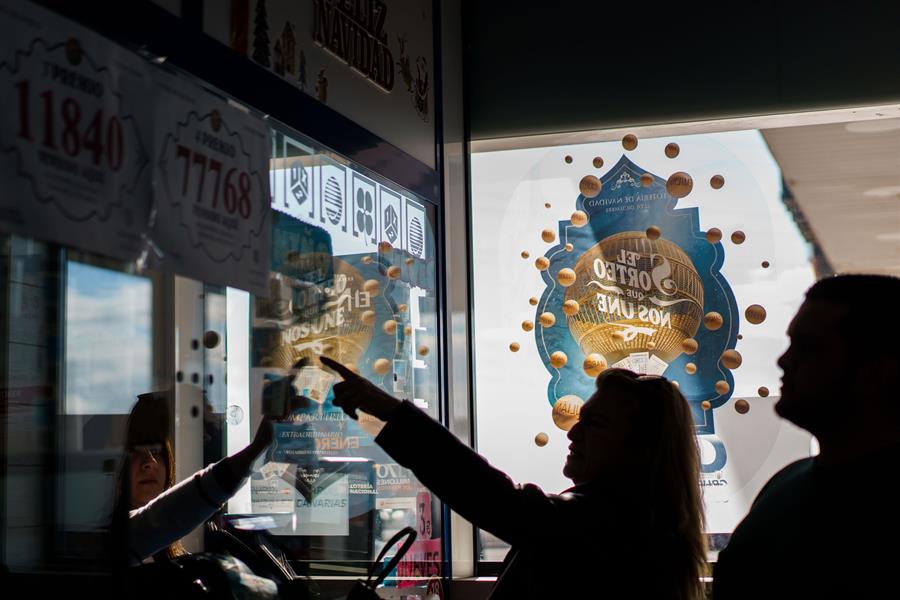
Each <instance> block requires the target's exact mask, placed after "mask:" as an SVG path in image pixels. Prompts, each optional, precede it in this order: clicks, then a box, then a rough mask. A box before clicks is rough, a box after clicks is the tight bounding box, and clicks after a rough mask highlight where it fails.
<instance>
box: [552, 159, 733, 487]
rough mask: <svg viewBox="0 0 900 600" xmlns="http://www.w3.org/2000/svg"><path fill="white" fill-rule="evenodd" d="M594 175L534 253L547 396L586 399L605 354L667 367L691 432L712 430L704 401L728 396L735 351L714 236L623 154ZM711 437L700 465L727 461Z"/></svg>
mask: <svg viewBox="0 0 900 600" xmlns="http://www.w3.org/2000/svg"><path fill="white" fill-rule="evenodd" d="M642 177H643V178H644V183H642V182H641V178H642ZM594 179H595V180H596V178H594ZM588 181H589V182H590V181H591V180H588ZM596 181H598V182H599V185H600V192H599V193H598V194H591V193H590V192H589V191H588V193H589V194H590V196H589V197H585V195H584V194H580V195H579V196H578V198H577V200H576V206H575V209H576V210H577V211H579V212H576V213H574V214H573V216H572V220H569V221H564V222H561V223H560V224H559V229H558V232H556V234H557V235H558V243H557V244H556V245H554V246H553V247H551V248H550V249H549V250H548V251H547V253H546V254H545V256H544V257H542V258H544V259H545V260H546V261H547V263H548V265H549V266H548V267H547V268H546V269H544V270H543V272H542V277H543V280H544V282H545V284H546V288H545V290H544V293H543V295H542V296H541V298H540V301H539V302H538V305H537V307H536V309H535V329H534V334H535V341H536V342H537V346H538V351H539V353H540V355H541V358H542V360H543V362H544V365H545V367H546V368H547V370H548V371H549V372H550V375H551V379H550V383H549V386H548V390H547V393H548V399H549V401H550V404H551V406H552V405H553V404H555V403H556V402H557V401H558V400H560V399H561V398H567V400H568V401H569V402H571V401H572V400H573V399H572V398H571V396H575V397H577V398H578V399H580V400H586V399H587V398H589V397H590V395H591V394H592V393H593V390H594V376H592V375H594V374H595V373H594V371H599V370H601V369H602V366H603V365H607V366H610V367H620V368H624V369H629V370H632V371H635V372H638V373H649V374H656V375H666V376H667V377H669V378H670V379H673V380H677V381H678V383H679V387H680V390H681V392H682V394H684V396H685V398H687V399H688V402H689V403H690V404H691V408H692V410H693V413H694V417H695V423H696V426H697V432H698V433H699V434H701V435H713V434H715V422H714V420H713V409H715V408H717V407H719V406H721V405H723V404H724V403H725V402H727V401H728V399H729V398H730V397H731V389H732V388H733V387H734V377H733V376H732V374H731V371H730V369H729V365H731V366H732V368H733V367H734V366H735V365H734V362H731V361H732V359H733V360H735V361H736V360H739V358H740V355H739V354H738V353H737V352H736V351H735V350H734V347H735V344H736V342H737V335H738V333H739V331H738V327H739V320H738V319H737V318H736V315H737V314H738V310H737V303H736V301H735V298H734V294H733V293H732V291H731V288H730V286H729V285H728V282H727V281H726V280H725V277H724V276H723V275H722V274H721V272H720V270H721V267H722V264H723V262H724V252H723V248H722V244H721V242H720V241H719V240H714V239H712V238H709V239H708V238H707V236H706V235H705V234H704V233H703V232H701V231H700V226H699V210H698V209H697V208H675V204H676V202H677V199H676V198H675V197H673V196H672V195H670V194H669V192H668V191H667V189H666V180H665V179H662V178H660V177H657V176H654V175H652V174H649V173H647V172H646V171H645V170H644V169H642V168H641V167H639V166H638V165H635V164H634V163H632V162H631V161H630V160H628V158H626V157H624V156H623V157H622V158H621V159H620V160H619V162H618V164H616V165H615V166H614V167H613V168H611V169H610V170H609V171H607V173H606V174H605V175H604V176H603V178H602V179H599V180H596ZM648 183H649V185H648ZM583 187H584V186H583ZM585 191H587V190H585ZM538 260H540V259H538ZM554 325H555V326H554ZM570 357H571V359H570ZM733 357H737V358H733ZM703 401H708V402H709V403H710V404H709V408H708V409H704V407H703V406H704V405H703V404H702V403H703ZM576 403H577V402H576ZM714 445H715V447H716V449H717V455H716V458H715V460H714V461H713V462H711V463H710V464H706V465H703V471H704V472H714V471H718V470H721V469H722V467H723V466H724V464H725V460H726V457H725V449H724V446H723V445H721V444H720V443H715V444H714Z"/></svg>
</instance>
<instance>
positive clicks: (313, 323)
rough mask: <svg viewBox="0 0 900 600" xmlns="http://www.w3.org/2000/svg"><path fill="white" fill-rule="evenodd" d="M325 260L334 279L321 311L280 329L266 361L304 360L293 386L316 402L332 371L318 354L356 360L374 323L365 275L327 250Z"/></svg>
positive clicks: (289, 363)
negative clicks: (321, 361)
mask: <svg viewBox="0 0 900 600" xmlns="http://www.w3.org/2000/svg"><path fill="white" fill-rule="evenodd" d="M300 258H301V259H308V260H311V261H313V262H314V261H315V260H317V259H318V258H319V257H318V256H304V255H301V257H300ZM327 259H328V260H329V261H333V268H334V280H333V287H328V288H326V289H325V290H324V292H325V302H324V304H323V305H322V310H321V311H316V312H314V313H311V314H309V315H306V316H308V318H301V319H299V320H297V321H295V322H294V323H292V324H291V325H290V326H288V327H285V328H283V329H282V330H281V331H280V335H279V337H278V338H277V339H278V342H277V346H276V347H275V348H273V349H272V351H271V352H270V354H269V356H268V358H269V361H268V362H269V364H268V365H266V366H269V367H274V368H278V369H290V368H292V367H293V366H294V365H295V364H297V362H298V361H300V360H301V359H307V361H306V364H307V366H306V367H304V368H303V369H301V372H300V377H299V381H298V386H299V387H300V388H302V389H309V390H310V392H309V397H310V398H312V399H313V400H315V401H316V402H319V403H321V402H324V401H325V398H326V396H327V394H328V390H329V388H330V386H331V384H332V382H333V381H334V375H332V374H331V372H330V371H327V370H324V369H322V368H321V366H320V363H319V360H318V359H319V356H327V357H329V358H333V359H334V360H336V361H338V362H340V363H342V364H345V365H347V364H358V363H359V360H360V358H361V357H362V356H363V353H364V352H365V351H366V348H368V346H369V343H370V342H371V340H372V334H373V325H374V323H373V312H372V310H371V294H370V293H369V291H367V290H366V289H365V287H366V283H367V282H366V279H365V278H364V277H363V276H362V275H361V274H360V272H359V271H358V270H357V269H356V268H355V267H353V266H352V265H350V264H349V263H348V262H345V261H343V260H341V259H340V258H337V257H332V256H330V255H327ZM369 288H370V289H371V285H369ZM359 292H364V294H360V293H359Z"/></svg>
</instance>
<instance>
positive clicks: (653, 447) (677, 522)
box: [597, 369, 706, 600]
mask: <svg viewBox="0 0 900 600" xmlns="http://www.w3.org/2000/svg"><path fill="white" fill-rule="evenodd" d="M601 384H602V385H603V386H604V387H615V388H617V389H619V390H621V391H623V392H625V394H627V396H628V397H629V398H633V399H634V400H635V401H636V402H638V413H637V417H636V422H637V423H639V424H640V425H639V426H638V428H637V429H636V431H635V435H638V436H640V437H641V440H640V444H641V447H643V448H645V449H646V454H645V456H646V460H647V472H648V473H649V483H650V486H651V487H650V490H649V491H650V494H649V498H650V499H651V502H652V508H653V515H654V519H655V522H656V524H657V526H659V527H660V529H661V530H662V531H665V532H666V533H667V534H668V537H669V543H670V549H671V550H672V551H671V552H670V553H667V560H668V561H671V562H669V565H668V569H669V570H670V572H671V574H672V577H673V579H674V583H675V589H676V590H677V591H676V595H675V596H673V597H674V598H678V599H679V600H696V599H700V598H703V597H704V592H703V584H702V582H701V580H700V578H701V576H702V575H703V574H704V571H705V569H706V537H705V535H704V516H703V497H702V494H701V492H700V451H699V449H698V447H697V436H696V431H695V429H694V418H693V415H692V414H691V409H690V406H689V405H688V403H687V400H685V398H684V396H682V395H681V392H680V391H679V390H678V388H677V387H675V385H673V384H672V382H671V381H669V380H668V379H666V378H665V377H657V376H647V375H644V376H642V375H639V374H637V373H634V372H633V371H629V370H626V369H607V370H606V371H604V372H603V373H601V374H600V376H599V377H597V385H598V387H599V386H600V385H601Z"/></svg>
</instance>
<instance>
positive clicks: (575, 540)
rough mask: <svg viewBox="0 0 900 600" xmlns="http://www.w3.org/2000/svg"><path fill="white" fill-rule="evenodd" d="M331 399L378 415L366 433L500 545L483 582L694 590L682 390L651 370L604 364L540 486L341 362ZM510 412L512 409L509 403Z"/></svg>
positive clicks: (692, 485)
mask: <svg viewBox="0 0 900 600" xmlns="http://www.w3.org/2000/svg"><path fill="white" fill-rule="evenodd" d="M321 361H322V363H323V364H324V365H326V366H328V367H330V368H331V369H333V370H335V371H336V372H337V373H338V374H340V375H341V377H342V378H343V379H344V381H343V382H341V383H338V384H336V385H335V386H334V396H335V398H334V404H335V405H336V406H339V407H341V408H342V409H343V410H344V411H345V412H346V413H347V414H348V415H350V416H351V417H353V418H356V410H357V409H360V410H363V411H365V412H367V413H369V414H371V415H373V416H375V417H377V418H379V419H381V420H383V421H386V423H387V424H386V425H385V427H384V429H382V431H381V433H380V434H379V435H378V437H377V438H376V440H375V441H376V442H378V444H379V445H380V446H381V447H382V448H384V450H385V451H387V453H388V454H390V455H391V456H392V457H393V458H394V459H395V460H396V461H397V462H398V463H400V464H402V465H403V466H405V467H408V468H410V469H412V471H413V472H414V473H415V474H416V476H417V477H418V478H419V480H420V481H421V482H422V483H423V484H424V485H426V486H427V487H428V488H430V489H431V490H432V491H433V492H434V493H435V494H437V496H439V497H440V498H441V499H442V500H443V501H444V502H446V503H447V504H448V505H449V506H450V508H452V509H453V510H455V511H456V512H458V513H459V514H460V515H462V516H463V517H465V518H466V519H468V520H469V521H470V522H472V523H473V524H474V525H476V526H477V527H480V528H482V529H485V530H487V531H489V532H491V533H493V534H494V535H496V536H497V537H499V538H500V539H502V540H504V541H506V542H508V543H509V544H511V545H512V549H511V550H510V552H509V554H508V555H507V557H506V560H505V561H504V564H503V568H502V572H501V575H500V577H499V578H498V580H497V583H496V585H495V587H494V589H493V591H492V593H491V598H492V599H493V600H498V599H505V598H516V599H518V598H618V597H628V598H677V599H685V600H688V599H689V600H694V599H699V598H702V597H703V589H702V585H701V580H700V577H701V576H702V572H703V569H704V566H705V561H706V552H705V544H704V536H703V507H702V501H701V494H700V488H699V479H700V472H699V471H700V461H699V452H698V449H697V442H696V437H695V432H694V421H693V417H692V415H691V411H690V408H689V406H688V404H687V401H686V400H685V399H684V397H683V396H682V395H681V393H680V392H679V391H678V389H677V388H675V387H674V386H673V385H672V384H671V382H669V381H668V380H667V379H665V378H663V377H657V376H640V375H638V374H636V373H633V372H631V371H627V370H624V369H609V370H607V371H605V372H603V373H601V374H600V376H599V377H598V378H597V387H596V391H595V393H594V394H593V396H591V398H590V399H589V400H588V401H587V402H586V403H585V404H584V406H583V407H582V409H581V413H580V419H579V421H578V423H577V424H576V425H575V426H574V427H572V429H571V430H570V431H569V434H568V437H569V439H570V440H571V445H570V446H569V451H570V452H569V455H568V457H567V458H566V462H565V466H564V468H563V473H564V474H565V475H566V476H567V477H568V478H570V479H571V480H572V481H573V483H574V484H575V485H574V486H573V487H571V488H569V489H568V490H566V491H564V492H563V493H561V494H547V493H545V492H544V491H542V490H541V489H540V488H539V487H537V486H536V485H533V484H525V485H516V484H514V483H513V482H512V481H511V480H510V479H509V477H507V476H506V475H505V474H504V473H502V472H500V471H499V470H497V469H495V468H494V467H492V466H491V465H489V464H488V463H487V461H486V460H484V459H483V458H482V457H481V456H479V455H478V454H476V453H475V452H474V451H473V450H472V449H470V448H469V447H468V446H466V445H465V444H463V443H462V442H460V441H459V440H458V439H456V437H454V436H453V435H452V434H451V433H450V432H449V431H447V430H446V429H444V428H443V427H442V426H441V425H440V424H438V423H437V422H435V421H434V420H432V419H431V418H430V417H429V416H428V415H426V414H425V413H424V412H422V411H420V410H419V409H418V408H416V407H415V406H414V405H413V404H412V403H410V402H408V401H400V400H398V399H396V398H394V397H393V396H391V395H389V394H387V393H386V392H384V391H383V390H381V389H380V388H379V387H377V386H376V385H374V384H373V383H371V382H370V381H368V380H366V379H364V378H362V377H360V376H359V375H356V374H355V373H353V372H352V371H350V370H349V369H347V368H346V367H344V366H343V365H341V364H339V363H337V362H335V361H333V360H331V359H329V358H327V357H322V358H321ZM509 418H510V419H515V418H516V415H509Z"/></svg>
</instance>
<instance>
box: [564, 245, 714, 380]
mask: <svg viewBox="0 0 900 600" xmlns="http://www.w3.org/2000/svg"><path fill="white" fill-rule="evenodd" d="M575 274H576V280H575V283H574V284H573V285H571V286H570V287H569V288H568V289H567V290H566V294H565V297H566V300H576V301H577V302H578V305H579V306H582V307H584V308H582V309H581V310H580V311H579V312H578V313H577V314H575V315H574V316H572V317H569V319H568V322H569V323H568V324H569V331H570V332H571V334H572V337H573V338H574V339H575V341H576V343H577V344H578V346H579V347H580V348H581V350H582V352H584V354H585V355H588V354H592V353H597V354H600V355H602V356H603V357H604V358H605V359H606V361H607V363H608V364H610V365H615V364H616V363H619V362H620V361H621V360H622V359H624V358H626V357H630V356H631V355H632V354H634V353H643V352H649V355H650V356H655V357H657V358H658V359H659V361H661V362H664V363H665V366H668V363H669V362H671V361H672V359H674V358H675V357H677V356H678V355H679V354H681V352H682V342H683V341H684V340H685V339H688V338H692V337H693V336H694V334H695V333H696V332H697V329H698V328H699V326H700V321H701V319H702V316H703V282H702V281H701V279H700V276H699V275H698V274H697V269H696V268H694V264H693V262H691V259H690V257H688V255H687V254H685V252H684V251H683V250H682V249H681V248H679V247H678V246H677V245H676V244H674V243H672V242H670V241H668V240H666V239H663V238H659V239H656V240H650V239H648V238H647V236H646V235H645V234H644V232H643V231H624V232H622V233H617V234H614V235H612V236H610V237H608V238H605V239H603V240H601V241H600V242H598V243H597V244H595V245H594V246H592V247H591V248H589V249H588V250H587V251H586V252H584V253H583V254H582V255H581V256H580V257H579V258H578V261H577V262H576V264H575ZM616 333H618V334H620V335H613V334H616ZM650 342H653V343H654V345H653V348H652V349H650V348H649V347H648V344H649V343H650ZM648 359H649V357H648ZM657 365H658V363H657ZM644 370H645V371H648V370H651V371H652V370H659V366H656V368H650V366H649V365H647V366H646V367H645V369H644Z"/></svg>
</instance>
